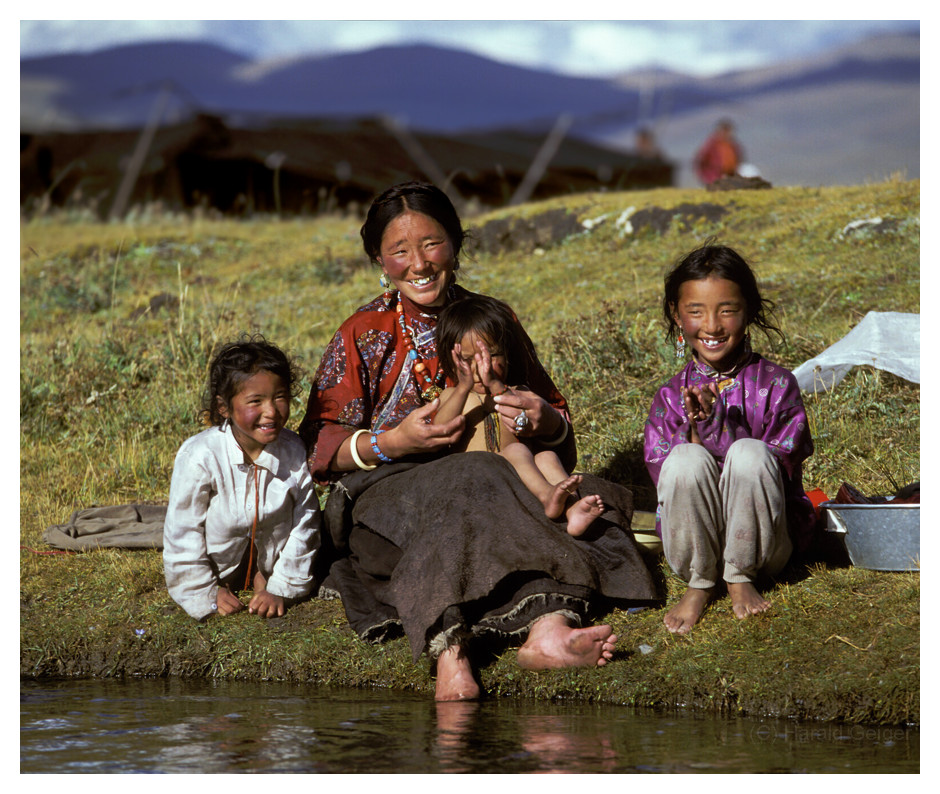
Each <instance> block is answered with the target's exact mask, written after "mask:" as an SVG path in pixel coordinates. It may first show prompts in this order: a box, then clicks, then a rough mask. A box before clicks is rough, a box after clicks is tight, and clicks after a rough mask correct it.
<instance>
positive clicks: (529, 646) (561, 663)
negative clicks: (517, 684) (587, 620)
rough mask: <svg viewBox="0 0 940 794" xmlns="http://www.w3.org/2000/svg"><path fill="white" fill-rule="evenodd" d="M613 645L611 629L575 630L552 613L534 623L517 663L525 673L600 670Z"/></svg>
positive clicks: (607, 660) (609, 658)
mask: <svg viewBox="0 0 940 794" xmlns="http://www.w3.org/2000/svg"><path fill="white" fill-rule="evenodd" d="M616 642H617V635H616V634H612V633H611V631H610V626H589V627H587V628H585V629H578V628H575V627H573V626H571V625H569V623H568V620H567V618H565V616H564V615H560V614H558V613H552V614H550V615H545V616H544V617H541V618H539V619H538V620H537V621H535V623H534V624H533V625H532V628H531V629H530V630H529V638H528V639H527V640H526V641H525V643H524V644H523V646H522V647H521V648H520V649H519V650H518V652H517V653H516V659H517V661H518V662H519V666H520V667H523V668H525V669H527V670H547V669H549V668H557V667H591V666H594V665H597V666H598V667H603V666H604V665H605V664H607V662H609V661H610V660H611V659H612V658H613V656H614V644H615V643H616Z"/></svg>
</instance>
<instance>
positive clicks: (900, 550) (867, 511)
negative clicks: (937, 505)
mask: <svg viewBox="0 0 940 794" xmlns="http://www.w3.org/2000/svg"><path fill="white" fill-rule="evenodd" d="M819 507H820V509H822V510H825V511H826V531H827V532H834V533H836V534H839V535H841V536H842V538H843V540H844V541H845V548H846V551H848V553H849V559H850V560H851V561H852V565H855V566H856V567H858V568H868V569H869V570H872V571H919V570H920V505H919V504H915V505H912V504H903V505H893V504H890V503H889V504H879V505H850V504H836V503H835V502H823V503H822V504H821V505H819Z"/></svg>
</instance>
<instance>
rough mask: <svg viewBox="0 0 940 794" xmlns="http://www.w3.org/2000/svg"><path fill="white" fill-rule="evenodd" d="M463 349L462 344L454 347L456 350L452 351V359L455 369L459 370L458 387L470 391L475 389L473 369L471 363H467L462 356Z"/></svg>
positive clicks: (458, 343)
mask: <svg viewBox="0 0 940 794" xmlns="http://www.w3.org/2000/svg"><path fill="white" fill-rule="evenodd" d="M461 352H462V348H461V346H460V342H457V344H455V345H454V349H453V350H451V351H450V355H451V358H453V360H454V367H456V370H457V387H458V388H460V389H462V390H466V391H469V390H470V389H472V388H473V368H472V367H471V366H470V362H469V361H465V360H464V359H463V357H462V356H461V355H460V354H461Z"/></svg>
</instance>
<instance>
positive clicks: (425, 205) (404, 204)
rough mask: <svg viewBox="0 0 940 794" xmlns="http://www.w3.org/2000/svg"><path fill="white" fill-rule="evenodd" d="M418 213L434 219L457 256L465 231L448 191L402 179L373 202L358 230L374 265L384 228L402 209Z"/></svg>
mask: <svg viewBox="0 0 940 794" xmlns="http://www.w3.org/2000/svg"><path fill="white" fill-rule="evenodd" d="M408 211H411V212H420V213H421V214H422V215H427V216H428V217H429V218H433V219H434V220H435V221H437V222H438V223H439V224H440V225H441V227H442V228H443V229H444V232H445V234H447V238H448V240H450V244H451V247H452V248H453V249H454V260H455V261H456V260H457V257H458V256H459V255H460V249H461V247H462V246H463V241H464V239H465V237H466V236H467V235H466V232H465V231H464V229H463V226H461V224H460V216H459V215H458V214H457V210H456V209H454V205H453V204H452V203H451V200H450V199H449V198H447V194H446V193H444V191H443V190H441V189H440V188H437V187H435V186H434V185H431V184H428V183H427V182H402V183H401V184H398V185H394V186H393V187H390V188H389V189H388V190H386V191H385V192H384V193H383V194H382V195H381V196H379V197H378V198H376V199H375V200H374V201H373V202H372V206H370V207H369V212H368V214H367V215H366V221H365V223H363V224H362V228H361V229H360V230H359V235H360V237H362V246H363V248H364V249H365V252H366V255H367V256H368V257H369V260H370V261H371V262H372V263H373V264H378V258H379V254H380V252H381V250H382V235H383V234H384V233H385V227H386V226H388V225H389V224H390V223H391V222H392V221H393V220H395V218H397V217H398V216H399V215H401V214H403V213H405V212H408Z"/></svg>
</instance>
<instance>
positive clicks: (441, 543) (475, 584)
mask: <svg viewBox="0 0 940 794" xmlns="http://www.w3.org/2000/svg"><path fill="white" fill-rule="evenodd" d="M581 493H582V495H587V494H591V493H599V494H600V495H601V497H602V498H603V500H604V503H605V506H606V507H607V511H606V512H605V513H604V515H603V516H601V518H599V519H598V520H597V521H595V522H594V524H592V525H591V527H590V528H589V530H588V532H587V533H585V534H584V535H582V536H581V537H579V538H572V537H571V536H570V535H568V534H567V532H566V531H565V526H564V523H563V522H558V521H553V520H551V519H549V518H547V517H546V516H545V514H544V510H543V508H542V505H541V504H540V503H539V501H538V500H537V499H536V498H535V497H534V496H533V495H532V494H531V493H530V492H529V490H528V489H527V488H526V487H525V485H524V484H523V483H522V481H521V480H520V479H519V477H518V475H517V474H516V472H515V471H514V470H513V468H512V466H511V465H510V464H509V463H508V462H506V461H505V460H504V459H503V458H501V457H500V456H498V455H495V454H493V453H489V452H466V453H460V454H453V455H449V456H446V457H444V458H440V459H438V460H434V461H431V462H428V463H421V464H413V463H398V464H387V465H385V466H380V467H379V468H377V469H375V470H374V471H369V472H353V473H351V474H349V475H347V476H345V477H344V478H343V479H342V480H340V481H339V483H337V484H336V485H335V486H334V487H333V489H332V492H331V494H330V498H329V501H328V503H327V507H326V511H325V514H324V524H325V530H326V535H327V537H326V538H325V539H324V540H325V544H324V547H323V552H324V554H325V555H329V559H328V560H326V561H327V562H328V565H329V568H328V570H329V577H328V579H327V582H326V584H327V586H331V587H333V588H334V589H336V590H338V591H339V593H340V595H341V597H342V599H343V605H344V608H345V610H346V614H347V617H348V619H349V622H350V625H351V626H352V627H353V628H354V629H355V630H356V632H357V633H358V634H359V635H360V637H362V638H363V639H365V640H368V641H373V642H375V641H381V640H382V639H385V638H387V637H390V636H393V635H394V634H395V632H396V630H397V631H401V630H402V629H403V630H404V632H405V634H406V635H407V636H408V639H409V642H410V644H411V649H412V652H413V654H414V657H415V659H416V660H417V659H418V657H419V656H420V655H421V653H422V652H429V653H430V654H431V655H432V656H435V655H436V654H437V653H439V652H440V651H441V650H443V647H446V645H447V644H450V643H451V642H467V641H468V640H469V639H471V638H473V637H476V636H480V635H484V634H486V633H489V632H492V633H495V634H497V635H501V636H503V637H511V636H513V635H521V634H524V633H525V632H526V631H527V629H528V627H529V626H530V625H531V623H532V622H533V621H534V620H535V619H536V618H538V617H539V616H541V615H544V614H548V613H549V612H556V611H559V610H562V611H565V612H566V613H568V614H569V615H570V616H571V617H572V618H574V619H575V620H577V619H580V618H584V617H586V616H587V615H588V612H589V610H590V608H591V606H592V604H593V605H596V603H597V602H598V601H599V600H608V601H613V602H649V601H652V600H655V599H656V598H657V594H656V591H655V587H654V584H653V580H652V577H651V575H650V572H649V570H648V569H647V568H646V565H645V564H644V562H643V560H642V557H641V555H640V553H639V550H638V549H637V546H636V543H635V541H634V540H633V537H632V535H631V534H630V532H629V527H630V519H631V517H632V514H633V505H632V496H631V494H630V492H629V491H627V490H626V489H624V488H622V487H620V486H618V485H614V484H613V483H609V482H606V481H604V480H601V479H599V478H596V477H593V476H591V475H587V474H586V475H584V482H583V484H582V486H581Z"/></svg>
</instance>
